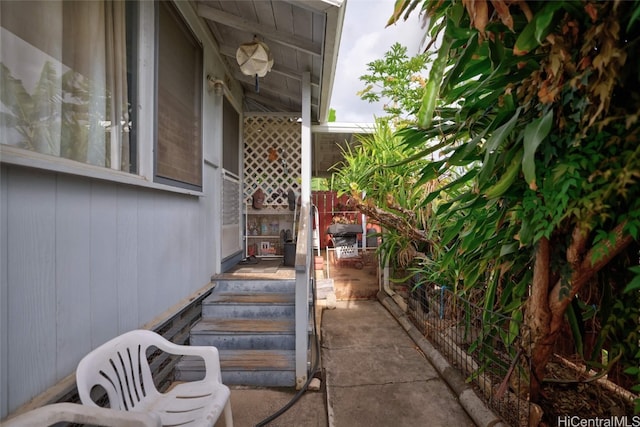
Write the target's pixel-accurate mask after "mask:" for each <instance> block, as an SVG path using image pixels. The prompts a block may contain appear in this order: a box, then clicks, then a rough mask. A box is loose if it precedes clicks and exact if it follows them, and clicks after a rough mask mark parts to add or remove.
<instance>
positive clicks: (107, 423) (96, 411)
mask: <svg viewBox="0 0 640 427" xmlns="http://www.w3.org/2000/svg"><path fill="white" fill-rule="evenodd" d="M58 423H73V424H83V425H84V424H88V425H92V426H103V427H161V426H162V423H161V421H160V417H158V416H157V415H156V414H145V413H142V412H123V411H117V410H115V409H109V408H92V407H89V406H84V405H78V404H76V403H54V404H51V405H46V406H42V407H40V408H37V409H33V410H31V411H28V412H25V413H24V414H20V415H18V416H16V417H14V418H11V419H8V420H6V421H4V422H2V426H3V427H33V426H38V427H44V426H53V425H55V424H58Z"/></svg>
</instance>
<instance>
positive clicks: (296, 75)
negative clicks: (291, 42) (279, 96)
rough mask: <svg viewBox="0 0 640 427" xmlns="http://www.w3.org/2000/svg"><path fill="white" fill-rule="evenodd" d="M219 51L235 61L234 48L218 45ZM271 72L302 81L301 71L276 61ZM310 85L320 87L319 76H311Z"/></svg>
mask: <svg viewBox="0 0 640 427" xmlns="http://www.w3.org/2000/svg"><path fill="white" fill-rule="evenodd" d="M220 53H221V54H222V55H224V56H226V57H228V58H231V62H232V63H235V60H236V50H235V49H234V48H233V47H231V46H227V45H225V46H220ZM270 72H271V73H275V74H280V75H281V76H284V77H288V78H290V79H294V80H297V81H299V82H300V81H302V77H301V72H300V71H298V70H294V69H293V68H289V67H283V66H282V65H278V64H277V63H274V64H273V67H272V68H271V71H270ZM311 87H316V88H318V87H320V78H319V77H318V76H311Z"/></svg>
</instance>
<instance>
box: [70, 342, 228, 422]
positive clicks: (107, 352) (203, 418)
mask: <svg viewBox="0 0 640 427" xmlns="http://www.w3.org/2000/svg"><path fill="white" fill-rule="evenodd" d="M149 347H156V348H157V349H159V350H161V351H164V352H166V353H170V354H173V355H188V356H199V357H202V358H203V359H204V362H205V369H206V373H205V377H204V378H203V379H202V380H199V381H190V382H185V383H181V384H177V385H175V387H173V388H172V389H171V390H169V391H168V392H166V393H160V392H159V391H158V390H157V389H156V387H155V384H154V382H153V378H152V377H151V369H150V368H149V363H148V361H147V357H146V355H147V349H148V348H149ZM76 382H77V386H78V394H79V396H80V400H81V401H82V403H83V404H84V405H90V406H98V405H97V404H96V403H95V402H94V401H93V399H92V398H91V395H90V393H91V390H92V389H93V388H94V387H96V386H101V387H102V388H104V390H105V391H106V393H107V397H108V399H109V405H110V407H111V408H115V409H119V410H122V411H136V412H150V413H155V414H158V415H159V416H160V418H161V420H162V425H172V426H174V425H180V426H194V427H195V426H211V427H212V426H213V425H214V424H215V423H216V420H217V419H218V418H219V417H220V415H221V414H222V412H224V418H225V425H226V426H227V427H232V426H233V418H232V415H231V403H230V399H229V398H230V395H231V392H230V391H229V388H228V387H227V386H225V385H224V384H222V376H221V373H220V357H219V355H218V349H216V348H215V347H211V346H185V345H178V344H174V343H172V342H170V341H168V340H166V339H164V338H163V337H162V336H160V335H158V334H156V333H155V332H152V331H148V330H134V331H131V332H127V333H125V334H123V335H120V336H117V337H115V338H113V339H112V340H111V341H108V342H106V343H105V344H102V345H101V346H100V347H98V348H96V349H95V350H93V351H92V352H91V353H89V354H87V355H86V356H85V357H84V358H83V359H82V360H81V361H80V363H79V364H78V368H77V370H76Z"/></svg>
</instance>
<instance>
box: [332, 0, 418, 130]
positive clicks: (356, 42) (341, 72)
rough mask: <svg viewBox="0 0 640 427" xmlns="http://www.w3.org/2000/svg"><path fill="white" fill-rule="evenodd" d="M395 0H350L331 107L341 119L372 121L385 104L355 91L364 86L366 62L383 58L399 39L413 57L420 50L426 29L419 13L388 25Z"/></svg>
mask: <svg viewBox="0 0 640 427" xmlns="http://www.w3.org/2000/svg"><path fill="white" fill-rule="evenodd" d="M394 3H395V1H394V0H347V9H346V12H345V19H344V25H343V31H342V39H341V42H340V51H339V54H338V64H337V67H336V77H335V81H334V85H333V93H332V96H331V107H332V108H333V109H335V110H336V116H337V120H338V121H339V122H373V120H374V116H382V115H384V112H383V110H382V103H375V104H371V103H368V102H365V101H362V100H361V99H360V98H359V97H358V95H357V94H356V93H357V92H358V91H360V90H362V89H363V88H364V83H363V82H362V81H360V79H359V78H360V76H362V75H364V74H366V72H367V64H368V63H370V62H372V61H374V60H376V59H381V58H383V57H384V54H385V53H386V52H387V51H388V50H389V48H390V47H391V46H392V45H393V44H394V43H396V42H399V43H400V44H402V45H404V46H406V47H407V53H408V54H409V55H410V56H412V55H414V54H416V53H418V51H419V47H420V46H419V45H420V42H421V40H422V37H423V34H424V30H423V29H422V28H421V27H420V21H419V18H418V14H417V12H414V13H413V15H412V16H411V17H410V19H409V20H408V21H401V22H399V23H397V24H394V25H392V26H390V27H387V28H385V26H386V24H387V21H388V19H389V17H390V16H391V14H392V13H393V5H394Z"/></svg>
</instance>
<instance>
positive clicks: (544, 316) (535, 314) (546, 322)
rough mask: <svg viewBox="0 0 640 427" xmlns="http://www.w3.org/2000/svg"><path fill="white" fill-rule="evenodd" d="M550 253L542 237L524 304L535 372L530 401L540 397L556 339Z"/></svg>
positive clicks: (526, 336)
mask: <svg viewBox="0 0 640 427" xmlns="http://www.w3.org/2000/svg"><path fill="white" fill-rule="evenodd" d="M549 254H550V251H549V239H548V238H546V237H543V238H542V239H540V241H539V242H538V247H537V248H536V255H535V263H534V265H533V283H532V284H531V295H530V296H529V299H528V300H527V302H526V306H525V322H524V326H525V329H524V331H523V334H522V337H523V342H522V343H523V345H524V346H525V350H527V348H526V347H527V346H529V345H530V351H531V353H529V358H530V360H531V374H532V375H531V387H530V391H529V392H530V397H531V400H532V401H534V402H537V401H538V400H539V397H540V391H541V389H542V379H543V378H544V369H545V366H546V360H548V359H546V360H545V358H546V357H547V353H548V352H549V351H550V349H551V348H552V345H553V342H552V341H553V339H552V336H551V335H550V326H551V312H550V311H549V305H548V303H547V301H548V296H549V275H550V266H549V264H550V261H551V260H550V255H549Z"/></svg>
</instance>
